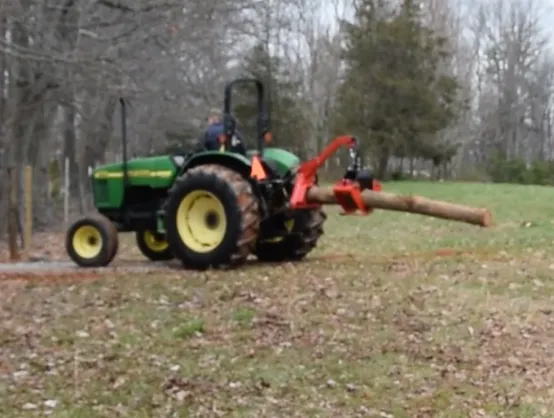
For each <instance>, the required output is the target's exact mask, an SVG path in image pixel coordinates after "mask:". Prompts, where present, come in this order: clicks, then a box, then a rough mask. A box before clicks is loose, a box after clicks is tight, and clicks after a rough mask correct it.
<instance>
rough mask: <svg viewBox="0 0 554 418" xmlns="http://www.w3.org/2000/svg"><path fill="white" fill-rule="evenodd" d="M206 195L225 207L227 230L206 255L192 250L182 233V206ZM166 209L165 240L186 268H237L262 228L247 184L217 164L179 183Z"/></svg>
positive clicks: (199, 169)
mask: <svg viewBox="0 0 554 418" xmlns="http://www.w3.org/2000/svg"><path fill="white" fill-rule="evenodd" d="M195 191H205V192H209V193H210V194H212V195H214V196H215V197H217V199H218V200H219V201H220V203H221V204H222V205H223V208H224V211H225V218H226V229H225V232H224V236H223V239H222V241H221V243H220V244H218V245H217V247H215V248H213V249H211V250H210V251H207V252H201V251H195V250H194V249H193V248H189V247H188V246H187V245H186V243H185V242H184V241H183V238H182V236H181V234H180V233H179V228H178V222H177V215H178V209H179V205H180V204H181V202H182V201H184V199H185V198H186V196H187V195H188V194H189V193H192V192H195ZM168 194H169V197H168V199H167V201H166V204H165V205H164V209H165V229H166V238H167V241H168V243H169V246H170V248H171V251H172V252H173V254H174V255H175V257H176V258H177V259H179V260H180V261H181V262H182V263H183V265H184V266H185V267H187V268H193V269H206V268H209V267H220V268H221V267H226V268H230V267H237V266H239V265H241V264H242V263H244V262H245V261H246V259H247V257H248V255H249V254H250V253H252V251H253V250H254V248H255V245H256V240H257V237H258V230H259V225H260V213H259V207H258V200H257V198H256V196H255V195H254V193H253V191H252V187H251V185H250V183H249V182H248V180H246V179H245V178H244V177H242V176H241V175H240V174H239V173H237V172H235V171H233V170H230V169H228V168H226V167H223V166H220V165H217V164H206V165H201V166H198V167H194V168H192V169H190V170H189V171H187V172H186V173H185V174H184V175H183V176H182V177H180V178H179V179H177V180H176V181H175V183H174V185H173V186H172V187H171V189H170V190H169V192H168Z"/></svg>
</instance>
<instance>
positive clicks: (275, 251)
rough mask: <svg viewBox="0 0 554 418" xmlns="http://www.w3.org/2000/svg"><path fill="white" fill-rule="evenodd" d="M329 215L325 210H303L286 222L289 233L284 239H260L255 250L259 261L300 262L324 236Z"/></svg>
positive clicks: (296, 212)
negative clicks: (324, 226) (324, 228)
mask: <svg viewBox="0 0 554 418" xmlns="http://www.w3.org/2000/svg"><path fill="white" fill-rule="evenodd" d="M326 219H327V215H326V214H325V212H323V209H321V208H317V209H301V210H297V211H295V212H294V214H293V216H292V218H291V219H289V220H288V221H286V223H285V229H286V230H287V231H288V233H287V234H286V235H284V236H282V237H276V238H270V237H260V239H259V242H258V245H257V247H256V250H255V254H256V257H257V258H258V260H259V261H264V262H281V261H299V260H301V259H303V258H304V257H305V256H306V255H307V254H308V253H309V252H310V251H312V250H313V249H314V248H315V247H316V245H317V242H318V240H319V238H320V237H321V236H322V235H323V224H324V223H325V220H326Z"/></svg>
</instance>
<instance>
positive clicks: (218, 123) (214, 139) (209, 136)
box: [201, 109, 244, 153]
mask: <svg viewBox="0 0 554 418" xmlns="http://www.w3.org/2000/svg"><path fill="white" fill-rule="evenodd" d="M207 121H208V127H207V128H206V131H205V132H204V139H203V141H202V146H201V148H202V149H204V150H206V151H217V150H219V148H220V147H221V144H220V143H219V137H220V136H221V135H223V134H224V132H225V130H224V126H223V122H222V120H221V111H219V110H218V109H211V110H210V112H209V114H208V120H207ZM237 139H238V140H239V141H238V143H237V144H236V142H237V141H236V140H237ZM242 143H243V141H242V137H241V135H240V132H238V131H235V133H234V135H233V138H231V144H230V145H231V147H230V151H233V152H243V153H244V146H243V144H242ZM235 144H236V145H235Z"/></svg>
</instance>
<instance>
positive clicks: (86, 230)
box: [71, 225, 103, 259]
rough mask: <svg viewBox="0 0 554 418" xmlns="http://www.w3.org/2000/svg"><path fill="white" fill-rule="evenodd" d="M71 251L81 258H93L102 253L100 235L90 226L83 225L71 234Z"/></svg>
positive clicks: (96, 229)
mask: <svg viewBox="0 0 554 418" xmlns="http://www.w3.org/2000/svg"><path fill="white" fill-rule="evenodd" d="M71 243H72V245H73V250H74V251H75V253H77V255H78V256H79V257H81V258H88V259H90V258H94V257H97V256H98V254H100V251H102V246H103V240H102V234H100V231H99V230H98V228H96V227H94V226H92V225H83V226H81V227H79V228H77V230H76V231H75V232H74V233H73V239H72V241H71Z"/></svg>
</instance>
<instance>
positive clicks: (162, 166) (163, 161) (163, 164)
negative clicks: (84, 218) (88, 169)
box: [92, 155, 177, 181]
mask: <svg viewBox="0 0 554 418" xmlns="http://www.w3.org/2000/svg"><path fill="white" fill-rule="evenodd" d="M127 174H128V176H129V179H130V180H131V181H132V180H133V179H173V178H174V177H175V175H176V174H177V168H176V167H175V164H173V162H172V161H171V158H170V157H169V156H168V155H162V156H156V157H143V158H135V159H132V160H129V161H128V162H127ZM92 178H93V179H113V178H123V163H122V162H118V163H112V164H106V165H102V166H99V167H97V168H96V169H94V170H93V171H92Z"/></svg>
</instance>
